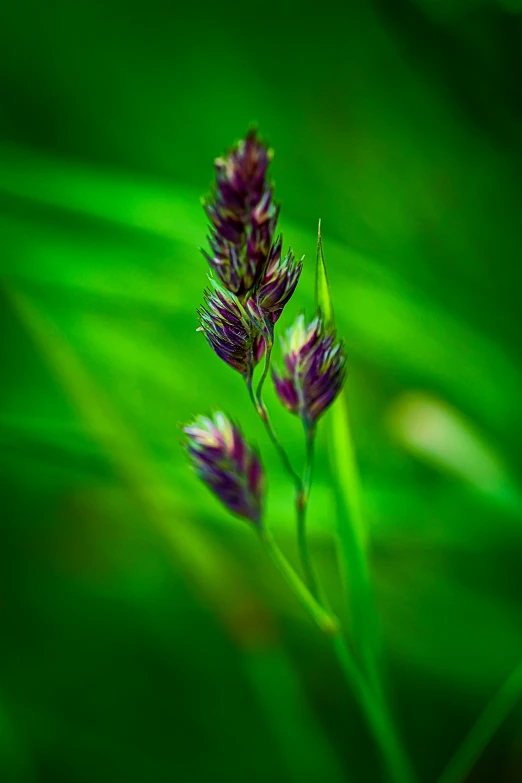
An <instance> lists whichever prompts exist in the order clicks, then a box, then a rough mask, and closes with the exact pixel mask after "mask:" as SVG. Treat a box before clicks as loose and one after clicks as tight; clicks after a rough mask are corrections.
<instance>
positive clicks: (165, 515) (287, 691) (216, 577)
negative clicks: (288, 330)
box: [5, 286, 342, 783]
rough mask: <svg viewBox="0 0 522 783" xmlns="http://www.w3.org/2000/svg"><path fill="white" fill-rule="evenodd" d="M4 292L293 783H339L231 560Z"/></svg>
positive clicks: (87, 383) (30, 305)
mask: <svg viewBox="0 0 522 783" xmlns="http://www.w3.org/2000/svg"><path fill="white" fill-rule="evenodd" d="M5 291H6V295H7V298H8V300H9V301H10V302H11V303H12V305H13V306H14V309H15V311H16V313H17V314H18V316H19V318H20V320H21V321H22V323H23V324H24V326H25V327H26V329H27V330H28V332H29V333H30V335H31V337H32V338H33V340H34V341H35V343H36V344H37V346H38V347H39V348H40V350H41V352H42V354H43V355H44V357H45V359H46V360H47V362H48V363H49V365H50V367H51V369H52V370H53V372H54V373H55V375H56V376H57V378H58V379H59V380H60V383H61V384H62V386H63V387H64V389H65V391H66V392H67V394H68V395H69V397H70V398H71V400H72V401H73V403H74V405H75V406H76V408H77V409H78V411H79V412H80V414H81V416H82V418H83V420H84V422H85V425H86V428H87V430H88V432H89V434H90V435H91V436H92V437H93V439H94V440H95V441H96V442H97V443H99V444H100V446H101V447H102V449H103V451H104V452H105V453H106V454H107V455H108V456H109V458H110V460H111V462H112V464H113V467H114V468H115V470H116V472H117V473H118V474H119V475H120V477H121V478H122V479H123V481H124V484H125V486H126V489H127V491H128V492H129V495H130V497H131V498H132V499H133V500H134V502H135V504H136V505H137V507H138V508H139V509H140V511H141V513H142V514H143V516H144V519H146V520H147V522H148V524H150V525H151V526H152V528H153V529H154V530H155V531H156V532H157V533H158V534H159V535H160V536H161V538H162V539H163V540H164V541H165V542H166V543H167V545H168V547H169V549H170V551H171V553H172V555H173V559H174V563H175V565H176V567H179V568H181V569H182V571H183V573H184V575H185V577H186V578H187V580H188V581H189V582H190V583H191V584H192V585H194V587H195V589H196V591H197V593H198V594H199V596H200V598H201V599H202V600H203V601H204V602H206V603H207V604H209V605H211V606H212V608H213V610H214V612H215V614H216V616H217V617H218V619H219V620H220V622H221V624H222V625H223V627H224V628H225V630H226V631H227V632H228V634H229V635H230V637H231V638H232V640H233V641H234V643H235V644H237V645H238V647H239V648H240V649H241V650H242V653H243V660H244V666H245V670H246V673H247V675H248V676H249V679H250V682H251V685H252V690H253V691H254V693H255V694H257V697H258V699H259V702H260V708H261V710H262V712H263V713H264V714H265V715H266V719H267V723H268V725H269V726H270V728H271V730H272V731H273V732H274V734H275V736H276V740H277V742H278V744H279V745H280V747H281V750H282V753H283V755H284V758H285V759H286V762H287V766H288V771H289V774H290V776H291V779H292V780H293V781H296V783H302V781H303V780H309V781H310V783H313V781H315V780H317V775H316V773H313V766H312V765H311V763H310V760H311V759H312V758H313V759H314V760H315V763H316V764H317V766H318V768H320V769H321V770H325V771H326V774H325V779H328V780H331V781H333V783H341V781H342V775H341V772H340V766H339V762H338V760H337V758H336V755H335V753H334V751H333V749H332V748H331V746H330V743H329V740H328V738H327V737H326V735H325V734H324V732H323V729H322V727H321V726H320V724H319V723H318V722H317V721H316V720H315V717H314V715H313V713H312V712H311V711H310V710H309V709H308V707H307V705H306V699H305V697H304V694H303V693H301V688H300V684H299V681H298V679H297V677H296V675H295V674H294V672H293V671H292V665H291V663H290V662H289V660H288V659H287V656H286V654H285V652H284V650H283V649H282V647H281V646H280V643H279V641H278V639H277V630H276V627H275V623H274V622H273V620H272V618H271V617H270V616H269V615H268V614H267V612H266V610H265V608H264V607H263V605H262V604H261V602H260V600H259V599H258V598H257V596H255V595H254V594H253V593H251V592H250V591H249V590H248V588H247V586H246V585H245V583H244V580H242V579H241V575H240V573H239V570H238V568H237V567H236V566H235V563H234V561H233V560H231V558H230V557H228V556H227V553H226V551H225V550H224V549H223V548H219V547H218V546H217V545H216V544H214V543H213V544H212V545H210V543H209V541H207V540H206V539H205V538H204V536H203V535H202V534H201V533H200V532H196V530H195V529H194V528H193V527H192V526H191V524H190V522H187V521H186V520H184V519H183V518H182V516H181V515H180V514H179V509H177V508H176V504H175V501H174V499H173V496H172V493H171V492H170V491H169V489H168V487H166V486H165V484H164V481H163V480H162V478H161V476H158V475H157V471H156V470H155V467H154V464H153V462H152V461H151V460H150V458H149V456H148V455H147V453H146V452H145V450H144V449H143V447H142V445H141V443H140V442H139V441H138V439H137V438H136V437H135V436H134V433H133V432H132V430H131V429H129V428H128V427H127V426H126V424H125V422H124V421H123V419H121V418H120V417H119V416H118V414H117V412H116V411H115V410H114V409H113V407H112V405H111V403H110V400H109V399H108V398H107V397H106V396H105V395H104V394H103V392H102V390H101V389H100V388H99V387H98V386H97V384H96V383H95V381H94V380H93V379H92V378H91V377H90V376H89V373H88V372H87V370H86V369H85V367H83V365H82V363H81V361H80V359H79V358H78V357H77V356H76V355H75V353H74V351H73V349H72V348H71V346H70V345H69V344H68V343H67V341H66V340H64V339H63V337H62V335H61V334H60V333H59V332H58V330H57V329H56V328H55V326H54V325H53V323H52V321H51V320H50V319H49V318H48V317H47V315H46V314H45V313H43V312H42V311H41V310H40V309H39V308H38V306H37V305H36V304H35V303H34V302H33V301H31V300H30V299H29V298H28V297H27V296H25V295H24V294H22V293H21V292H19V291H17V290H16V289H15V288H13V287H9V286H6V287H5ZM281 703H284V705H285V708H284V709H285V718H284V720H283V719H281V715H280V713H281ZM296 727H299V730H296ZM311 750H313V753H311V752H310V751H311ZM307 770H308V771H309V772H307Z"/></svg>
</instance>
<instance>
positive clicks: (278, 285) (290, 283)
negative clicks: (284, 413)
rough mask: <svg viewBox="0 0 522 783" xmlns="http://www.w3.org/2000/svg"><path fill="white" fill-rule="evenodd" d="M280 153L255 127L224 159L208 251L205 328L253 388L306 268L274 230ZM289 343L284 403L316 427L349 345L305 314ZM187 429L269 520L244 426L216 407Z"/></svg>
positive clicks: (253, 517) (241, 499)
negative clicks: (276, 155)
mask: <svg viewBox="0 0 522 783" xmlns="http://www.w3.org/2000/svg"><path fill="white" fill-rule="evenodd" d="M271 158H272V153H271V151H270V150H269V149H268V148H267V147H266V145H264V144H263V143H262V142H261V141H260V139H259V138H258V136H257V133H256V132H255V131H250V132H249V133H248V134H247V136H246V138H245V139H244V140H243V141H241V142H239V144H237V145H236V146H235V147H234V148H233V149H232V150H231V151H230V152H229V153H228V154H227V155H226V157H224V158H218V159H217V160H216V162H215V168H216V184H215V188H214V191H213V194H212V197H211V198H210V199H209V200H207V202H206V203H205V211H206V214H207V216H208V218H209V219H210V223H211V226H210V235H209V237H208V241H209V246H210V253H208V252H206V251H203V254H204V256H205V258H206V259H207V261H208V263H209V264H210V266H211V268H212V270H213V271H214V273H215V274H216V276H217V278H218V280H219V282H218V280H216V279H214V278H211V286H210V287H209V288H208V289H207V290H206V291H205V294H204V304H203V306H202V307H201V308H200V310H199V311H198V315H199V321H200V327H199V329H200V331H202V332H204V334H205V337H206V339H207V341H208V343H209V345H210V346H211V348H212V349H213V351H214V352H215V353H216V354H217V355H218V356H219V357H220V358H221V359H223V361H225V362H226V363H227V364H228V365H230V367H233V368H234V369H235V370H237V371H238V372H239V373H240V374H241V375H242V376H243V377H244V378H245V380H246V381H247V383H248V384H249V388H250V389H251V388H252V387H251V382H252V375H253V372H254V368H255V366H256V365H257V364H258V362H259V361H260V360H261V358H262V356H263V353H264V352H265V349H266V350H267V369H268V363H269V360H270V351H271V348H272V343H273V333H274V325H275V323H276V322H277V320H278V319H279V317H280V315H281V313H282V311H283V308H284V307H285V305H286V304H287V302H288V301H289V300H290V298H291V296H292V295H293V293H294V291H295V289H296V286H297V283H298V281H299V277H300V274H301V270H302V259H301V260H299V261H298V260H296V258H295V256H294V254H293V253H292V251H291V250H288V252H287V253H286V254H285V255H283V239H282V237H281V236H277V237H275V230H276V225H277V219H278V216H279V206H277V205H276V204H274V202H273V184H272V182H270V181H269V180H268V178H267V170H268V165H269V162H270V160H271ZM282 345H283V355H284V367H285V370H284V372H282V373H278V372H276V371H274V372H273V379H274V384H275V388H276V391H277V394H278V396H279V399H280V400H281V402H282V403H283V405H284V406H285V407H286V408H287V409H288V410H289V411H290V412H291V413H294V414H297V415H298V416H299V417H300V418H301V419H302V421H303V424H304V426H305V428H306V429H307V430H308V432H311V431H313V429H314V427H315V423H316V422H317V420H318V418H319V417H320V416H321V414H322V413H324V411H325V410H326V409H327V408H328V407H329V405H331V403H332V402H333V400H334V399H335V397H336V396H337V395H338V393H339V391H340V389H341V387H342V384H343V381H344V375H345V355H344V351H343V347H342V344H341V343H340V342H339V340H338V339H337V337H336V334H335V331H334V330H333V329H332V328H329V327H327V326H326V325H325V323H324V321H323V319H322V318H321V316H320V315H318V316H316V317H315V318H314V319H313V320H312V321H311V322H310V323H308V324H306V323H305V320H304V317H303V316H302V315H301V316H299V317H298V318H297V320H296V321H295V323H294V325H293V326H292V327H291V328H290V329H289V330H288V331H287V333H286V337H284V338H283V340H282ZM263 378H264V376H263ZM258 393H259V392H258ZM259 394H260V393H259ZM259 400H260V397H259ZM184 431H185V434H186V443H185V446H186V449H187V452H188V454H189V457H190V459H191V462H192V464H193V466H194V468H195V470H196V473H197V474H198V475H199V476H200V478H201V479H202V480H203V481H204V482H205V483H206V484H207V485H208V486H209V487H210V489H211V490H212V491H213V492H214V493H215V494H216V495H217V496H218V497H219V498H220V500H221V501H222V502H223V503H224V504H225V505H226V506H227V507H228V508H229V510H230V511H232V512H234V513H235V514H238V515H239V516H241V517H243V518H245V519H248V520H250V521H251V522H253V523H254V524H255V525H256V526H260V525H261V506H262V485H263V471H262V467H261V463H260V460H259V457H258V455H257V453H256V452H255V450H254V449H253V448H252V447H251V446H249V444H248V443H247V442H246V441H245V439H244V437H243V435H242V433H241V431H240V430H239V428H238V427H237V425H235V424H233V423H231V422H230V420H229V419H227V417H226V416H225V415H224V414H223V413H217V414H216V415H215V416H214V419H213V420H212V419H209V418H205V417H202V416H199V417H198V418H197V419H196V420H195V421H194V422H193V423H192V424H190V425H189V426H187V427H185V430H184Z"/></svg>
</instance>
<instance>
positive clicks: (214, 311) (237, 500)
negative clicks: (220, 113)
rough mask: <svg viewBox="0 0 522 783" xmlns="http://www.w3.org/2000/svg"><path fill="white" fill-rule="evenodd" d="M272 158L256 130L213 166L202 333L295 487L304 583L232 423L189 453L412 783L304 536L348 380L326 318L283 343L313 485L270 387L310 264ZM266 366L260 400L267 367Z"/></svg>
mask: <svg viewBox="0 0 522 783" xmlns="http://www.w3.org/2000/svg"><path fill="white" fill-rule="evenodd" d="M271 158H272V152H271V150H269V149H268V147H267V146H266V145H265V144H264V143H263V142H262V141H261V140H260V139H259V138H258V136H257V133H256V132H255V131H250V132H249V133H248V134H247V136H246V137H245V139H243V140H242V141H240V142H239V143H238V144H236V146H235V147H234V148H233V149H232V150H230V152H228V154H227V155H226V156H225V157H223V158H218V159H217V160H216V162H215V167H216V184H215V188H214V191H213V193H212V195H211V197H210V198H209V199H208V200H207V202H206V204H205V211H206V214H207V216H208V218H209V220H210V224H211V225H210V234H209V238H208V241H209V248H210V252H207V251H203V253H204V256H205V257H206V259H207V261H208V263H209V264H210V266H211V268H212V270H213V274H214V275H215V278H217V279H214V278H213V277H211V287H210V288H209V289H207V290H206V291H205V293H204V304H203V306H202V307H201V308H200V310H199V311H198V315H199V321H200V327H199V330H200V331H202V332H203V333H204V335H205V337H206V339H207V341H208V343H209V345H210V346H211V348H212V349H213V351H214V352H215V353H216V355H217V356H219V357H220V358H221V359H222V360H223V361H224V362H226V364H228V365H229V366H230V367H232V368H233V369H234V370H236V371H237V372H239V373H240V375H241V376H242V377H243V379H244V381H245V383H246V386H247V389H248V392H249V395H250V397H251V399H252V402H253V403H254V406H255V408H256V410H257V412H258V414H259V416H260V417H261V419H262V420H263V423H264V425H265V427H266V430H267V432H268V435H269V437H270V439H271V441H272V443H273V445H274V446H275V448H276V450H277V452H278V454H279V456H280V458H281V461H282V463H283V465H284V467H285V469H286V471H287V472H288V474H289V476H290V477H291V479H292V481H293V483H294V485H295V498H296V516H297V540H298V546H299V553H300V560H301V568H302V573H303V575H304V580H303V579H302V578H301V577H300V576H299V575H298V574H297V573H296V571H295V570H294V569H293V568H292V566H291V565H290V564H289V563H288V561H287V560H286V558H285V556H284V555H283V553H282V552H281V550H280V549H279V547H278V546H277V544H276V543H275V541H274V539H273V537H272V535H271V533H270V531H269V529H268V528H267V526H266V525H265V523H264V521H263V506H264V496H265V490H264V472H263V468H262V464H261V460H260V457H259V454H258V452H257V451H256V450H255V449H254V448H253V447H252V446H251V445H250V444H249V443H248V442H247V441H246V439H245V438H244V436H243V434H242V432H241V429H240V428H239V426H238V425H237V424H235V423H233V422H232V421H231V420H230V419H229V418H227V416H225V414H224V413H216V414H215V415H214V416H213V417H212V418H210V417H205V416H198V417H196V418H195V419H194V420H193V421H192V422H191V423H190V424H188V425H187V426H186V427H185V428H184V433H185V438H184V446H185V449H186V451H187V454H188V456H189V460H190V462H191V464H192V467H193V469H194V470H195V472H196V474H197V475H198V476H199V478H200V479H201V480H202V481H203V482H204V483H205V484H206V485H207V487H209V489H210V490H211V491H212V492H213V493H214V495H215V496H216V497H217V498H218V499H219V500H220V501H221V502H222V503H223V504H224V505H225V506H226V508H227V509H228V510H229V511H230V512H231V513H233V514H234V515H236V516H238V517H240V518H241V519H244V520H246V521H247V522H249V523H250V525H251V527H252V528H253V529H254V530H255V531H256V533H257V534H258V536H259V539H260V541H261V543H262V545H263V547H264V550H265V552H266V553H267V555H269V556H270V558H271V560H272V562H273V563H274V565H275V566H276V567H277V569H278V570H279V572H280V573H281V575H282V577H283V578H284V580H285V581H286V583H287V585H288V586H289V588H290V589H291V590H292V592H293V594H294V595H295V597H296V598H297V599H298V600H299V602H300V603H301V605H302V606H303V608H304V609H305V610H306V611H307V612H308V614H309V616H310V617H311V618H312V619H313V621H314V622H315V624H316V626H317V627H318V628H319V629H320V630H321V632H322V633H324V634H325V635H326V636H329V637H331V642H332V651H333V652H334V654H335V656H336V658H337V660H338V662H339V664H340V667H341V670H342V672H343V674H344V676H345V679H346V682H347V683H348V684H349V686H350V688H351V689H352V692H353V693H354V694H355V696H356V698H357V700H358V702H359V704H360V706H361V708H362V710H363V712H364V714H365V716H366V718H367V721H368V724H369V726H370V728H371V730H372V732H373V736H374V738H375V740H376V742H377V744H378V746H379V748H380V750H381V753H382V757H383V760H384V761H385V763H386V768H387V771H388V773H389V776H390V779H391V780H393V781H394V783H412V782H413V779H414V778H413V774H412V773H411V770H410V767H409V761H408V758H407V757H406V755H405V754H404V751H403V748H402V746H401V743H400V740H399V739H398V737H397V736H396V733H395V731H394V727H393V724H392V722H391V721H390V719H389V716H388V713H387V711H386V709H385V705H384V703H383V702H382V699H381V698H380V696H379V694H378V692H376V690H375V688H373V683H372V681H371V678H369V676H368V674H367V672H365V671H364V668H362V667H361V666H360V663H358V662H357V661H356V660H355V658H354V657H353V655H352V653H351V652H350V649H349V648H348V646H347V644H346V642H345V640H344V638H343V635H342V632H341V628H340V624H339V621H338V620H337V618H336V617H334V616H333V615H332V614H331V612H330V610H329V608H328V606H327V602H326V600H325V599H324V598H323V594H322V591H321V588H320V585H319V583H318V580H317V578H316V575H315V572H314V568H313V563H312V560H311V557H310V552H309V549H308V542H307V531H306V512H307V508H308V499H309V495H310V488H311V482H312V462H313V451H314V442H315V434H316V429H317V423H318V421H319V419H320V418H321V416H322V415H323V414H324V413H325V411H326V410H327V409H328V408H329V407H330V405H331V404H332V402H333V401H334V400H335V398H336V397H337V395H338V394H339V392H340V391H341V388H342V385H343V383H344V380H345V375H346V356H345V352H344V348H343V344H342V342H341V341H340V340H339V339H338V337H337V335H336V332H335V330H334V329H333V328H332V327H331V326H328V325H327V324H326V323H325V320H324V319H323V317H322V315H321V313H319V314H318V315H317V316H316V317H315V318H313V319H312V320H311V321H309V322H308V321H306V320H305V318H304V316H302V315H301V316H299V317H298V318H297V320H296V321H295V322H294V324H293V325H292V327H291V328H290V329H289V330H287V332H286V334H285V336H284V338H283V340H282V344H283V360H284V361H283V369H282V370H274V371H273V380H274V384H275V389H276V392H277V395H278V397H279V399H280V401H281V402H282V404H283V405H284V406H285V407H286V408H287V410H289V411H290V412H291V413H292V414H294V415H296V416H299V418H300V419H301V421H302V423H303V427H304V432H305V440H306V459H305V467H304V472H303V476H302V477H301V476H300V475H299V474H298V473H297V472H296V470H295V469H294V468H293V466H292V464H291V462H290V460H289V459H288V456H287V454H286V451H285V449H284V447H283V445H282V444H281V442H280V440H279V438H278V437H277V435H276V433H275V431H274V428H273V427H272V424H271V421H270V417H269V415H268V411H267V408H266V405H265V404H264V402H263V399H262V388H263V383H264V381H265V378H266V377H267V374H268V372H269V370H270V362H271V354H272V348H273V343H274V327H275V324H276V323H277V321H278V320H279V318H280V316H281V313H282V311H283V309H284V307H285V306H286V305H287V304H288V302H289V301H290V299H291V297H292V296H293V294H294V291H295V289H296V286H297V284H298V282H299V279H300V275H301V271H302V264H303V261H302V259H301V260H299V261H298V260H297V259H296V257H295V256H294V254H293V253H292V251H291V250H288V251H287V253H286V254H283V239H282V236H278V237H277V238H275V232H276V227H277V220H278V216H279V206H277V205H276V204H275V203H274V201H273V184H272V182H271V181H270V180H269V179H268V166H269V163H270V160H271ZM263 355H264V356H265V361H264V368H263V371H262V374H261V378H260V381H259V383H258V385H257V388H256V391H254V385H253V379H254V371H255V368H256V366H257V364H258V363H259V362H260V361H261V359H262V358H263Z"/></svg>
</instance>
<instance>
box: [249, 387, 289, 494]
mask: <svg viewBox="0 0 522 783" xmlns="http://www.w3.org/2000/svg"><path fill="white" fill-rule="evenodd" d="M246 385H247V389H248V393H249V395H250V399H251V400H252V403H253V405H254V407H255V409H256V411H257V413H258V415H259V417H260V419H261V420H262V422H263V424H264V425H265V429H266V431H267V433H268V437H269V438H270V440H271V441H272V444H273V446H274V448H275V449H276V451H277V453H278V454H279V458H280V459H281V462H282V463H283V465H284V468H285V470H286V472H287V473H288V475H289V476H290V478H291V479H292V481H293V482H294V484H295V487H296V490H297V491H298V492H299V491H300V490H301V485H302V482H301V477H300V476H299V474H298V473H296V471H295V470H294V468H293V467H292V463H291V462H290V460H289V458H288V455H287V453H286V451H285V450H284V448H283V446H282V445H281V443H280V441H279V438H278V437H277V435H276V433H275V430H274V428H273V426H272V422H271V421H270V416H269V415H268V410H267V408H266V405H265V403H264V402H263V399H262V398H261V396H256V394H254V390H253V388H252V378H247V379H246ZM258 391H259V386H258Z"/></svg>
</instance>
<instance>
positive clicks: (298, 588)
mask: <svg viewBox="0 0 522 783" xmlns="http://www.w3.org/2000/svg"><path fill="white" fill-rule="evenodd" d="M260 538H261V541H262V543H263V545H264V547H265V549H266V550H267V552H268V554H269V555H270V557H271V558H272V560H273V562H274V564H275V566H276V567H277V569H278V571H279V572H280V574H281V575H282V577H283V578H284V580H285V581H286V583H287V584H288V585H289V587H290V589H291V590H292V592H293V593H294V595H295V596H296V598H297V599H298V601H299V603H300V604H301V605H302V606H303V607H304V609H305V610H306V611H307V612H308V614H309V615H310V617H311V618H312V620H313V621H314V622H315V623H316V625H317V626H318V627H319V629H320V630H321V631H322V632H323V633H324V634H326V635H327V636H333V635H334V634H337V633H338V632H339V621H338V620H337V618H336V617H334V616H333V615H332V614H330V613H329V612H327V611H326V610H325V609H323V607H322V606H321V604H320V603H319V602H318V601H316V599H315V598H314V596H313V595H312V594H311V592H310V591H309V590H308V588H307V587H306V586H305V584H304V583H303V582H302V580H301V578H300V577H299V576H298V574H297V573H296V572H295V571H294V569H293V568H292V566H291V565H290V563H289V562H288V560H287V559H286V557H285V556H284V555H283V553H282V552H281V550H280V549H279V547H278V546H277V544H276V542H275V541H274V539H273V537H272V535H271V534H270V533H269V532H268V531H267V530H263V531H262V532H261V533H260Z"/></svg>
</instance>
